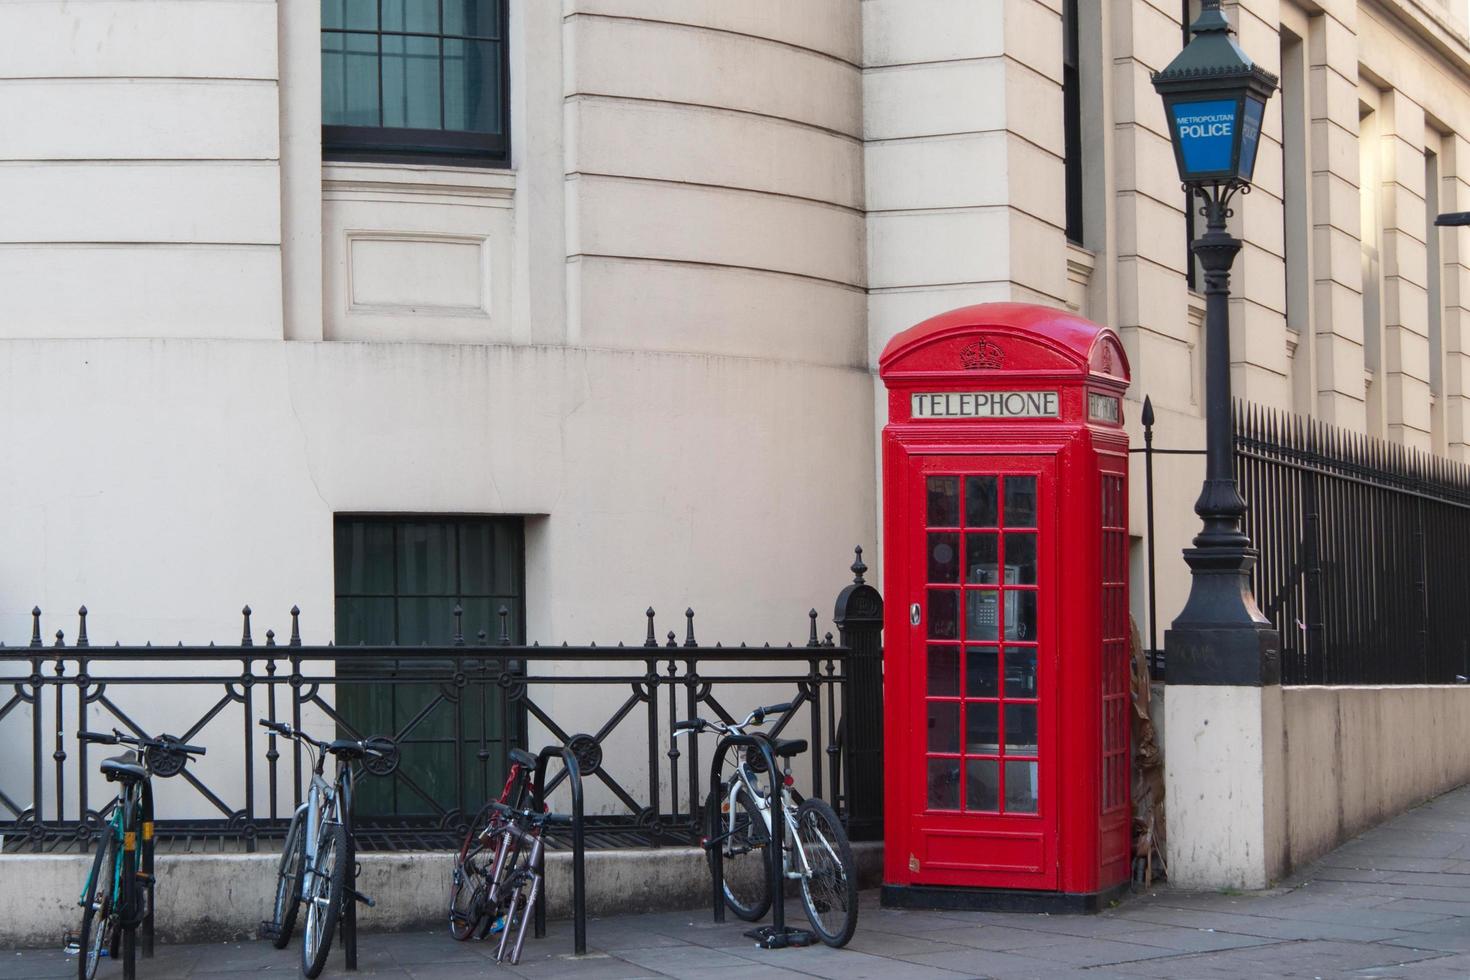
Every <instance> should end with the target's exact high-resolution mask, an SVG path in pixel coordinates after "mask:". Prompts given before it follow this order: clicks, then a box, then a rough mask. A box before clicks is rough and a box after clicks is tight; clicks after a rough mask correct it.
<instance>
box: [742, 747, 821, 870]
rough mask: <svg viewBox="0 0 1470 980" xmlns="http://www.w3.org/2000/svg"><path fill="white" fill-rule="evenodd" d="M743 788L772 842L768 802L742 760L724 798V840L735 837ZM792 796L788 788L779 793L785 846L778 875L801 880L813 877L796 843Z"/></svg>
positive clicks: (801, 850)
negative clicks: (794, 860) (794, 857)
mask: <svg viewBox="0 0 1470 980" xmlns="http://www.w3.org/2000/svg"><path fill="white" fill-rule="evenodd" d="M737 779H738V782H737ZM778 782H780V780H778ZM742 785H743V786H744V788H745V791H746V792H747V793H749V794H750V798H751V799H752V800H754V801H755V807H756V810H757V811H758V812H759V813H760V815H761V820H762V821H764V823H765V827H766V837H767V839H768V840H773V839H774V835H773V834H772V833H771V820H772V819H773V818H772V816H771V801H770V800H768V799H766V798H765V797H764V796H762V795H761V793H760V791H759V788H758V786H757V784H756V781H755V774H754V773H752V772H751V771H750V766H749V765H748V764H747V763H746V761H745V760H744V759H741V761H740V764H739V765H737V766H736V767H735V778H732V779H731V780H730V781H729V787H730V788H729V791H728V792H727V793H726V795H725V809H726V813H727V819H726V821H725V835H726V837H733V836H734V835H735V818H736V815H737V813H738V811H739V803H738V796H739V793H740V789H741V786H742ZM794 795H795V794H794V793H793V792H792V791H791V790H790V789H787V790H783V791H782V793H781V815H782V818H783V819H784V820H785V823H786V833H785V835H784V837H783V843H784V845H785V846H784V847H783V848H782V850H783V851H784V852H785V853H784V854H782V856H781V873H782V874H783V875H784V876H785V877H787V878H792V879H796V880H800V879H802V878H810V877H811V876H812V867H811V862H810V861H808V860H807V856H806V851H805V850H804V849H803V848H802V847H801V846H800V844H799V843H798V840H799V838H798V836H797V824H796V809H797V804H796V802H795V801H794V800H793V797H794ZM828 846H830V845H828ZM793 853H795V854H796V855H797V857H798V858H799V859H800V863H801V867H800V868H793V864H794V862H793V860H792V854H793Z"/></svg>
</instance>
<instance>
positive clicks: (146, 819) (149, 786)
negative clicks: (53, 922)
mask: <svg viewBox="0 0 1470 980" xmlns="http://www.w3.org/2000/svg"><path fill="white" fill-rule="evenodd" d="M84 815H85V814H84ZM138 830H139V831H140V833H139V834H138V838H139V840H140V841H141V844H142V860H143V875H142V877H143V887H144V889H145V890H146V891H147V893H148V899H147V901H148V908H147V911H146V914H144V916H143V926H142V928H143V958H144V959H145V960H151V959H153V909H154V907H155V906H157V904H158V879H157V878H155V877H153V783H152V782H149V781H147V780H145V781H144V782H143V826H141V827H139V828H138ZM82 955H83V956H85V955H87V953H86V950H83V951H82Z"/></svg>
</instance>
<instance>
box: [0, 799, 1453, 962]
mask: <svg viewBox="0 0 1470 980" xmlns="http://www.w3.org/2000/svg"><path fill="white" fill-rule="evenodd" d="M0 887H3V883H0ZM798 908H799V906H798ZM796 918H797V919H800V913H799V911H798V912H797V916H796ZM710 920H711V917H710V914H709V912H708V911H707V910H704V909H698V910H692V911H690V912H684V913H662V914H655V915H628V916H616V917H610V918H604V919H594V920H592V921H591V922H590V923H589V924H588V930H587V932H588V943H589V946H590V947H591V948H592V952H591V953H590V954H589V955H587V956H584V957H576V956H572V955H571V949H572V941H571V928H570V923H552V925H551V928H550V930H549V933H550V934H549V935H548V936H547V938H546V939H544V940H542V941H539V942H536V941H532V940H530V939H528V940H527V948H526V955H525V957H524V958H523V959H522V961H521V963H520V965H519V966H517V967H514V968H511V967H501V966H496V965H495V964H494V962H493V961H492V960H491V959H490V958H489V953H490V952H491V950H490V948H489V947H488V946H484V945H479V944H475V943H456V942H454V941H452V940H451V939H450V938H449V936H448V934H447V932H438V933H432V934H430V933H395V934H378V935H372V934H369V935H364V936H363V937H362V939H361V942H360V947H359V948H360V956H359V961H360V962H359V965H360V967H361V970H360V973H359V975H360V976H363V977H392V978H405V980H440V978H451V977H479V976H495V975H502V976H505V977H507V978H510V977H527V978H535V980H562V978H566V980H615V978H631V977H673V978H688V980H696V978H697V980H703V978H731V980H736V978H738V980H766V978H774V977H821V978H830V980H869V978H871V980H929V978H934V980H957V978H975V977H1003V978H1012V977H1015V978H1031V977H1035V978H1052V977H1090V978H1104V977H1170V978H1174V977H1178V978H1192V977H1250V978H1264V977H1324V978H1325V977H1407V978H1415V980H1420V978H1423V980H1428V978H1462V980H1463V978H1470V787H1467V788H1465V789H1461V790H1457V791H1455V792H1453V793H1449V794H1447V795H1445V796H1442V797H1440V798H1439V799H1437V800H1434V801H1433V802H1431V803H1428V804H1426V805H1424V806H1421V807H1419V808H1417V809H1415V810H1412V811H1410V812H1408V813H1406V814H1404V815H1402V816H1400V817H1398V818H1397V819H1395V820H1392V821H1390V822H1389V823H1387V824H1384V825H1383V826H1381V827H1378V828H1376V829H1374V830H1372V831H1369V832H1368V833H1366V834H1364V835H1363V836H1361V837H1358V838H1357V839H1355V840H1353V841H1350V842H1349V843H1347V844H1345V845H1344V846H1342V847H1341V848H1339V849H1338V850H1337V851H1335V852H1333V853H1332V854H1330V855H1328V856H1327V857H1326V858H1324V859H1323V860H1321V861H1319V862H1318V863H1316V864H1315V865H1313V866H1312V867H1310V868H1307V869H1306V870H1304V871H1303V872H1302V873H1301V874H1299V875H1297V876H1295V877H1294V878H1292V879H1291V880H1289V881H1287V882H1284V883H1282V885H1281V886H1280V887H1278V888H1274V889H1271V890H1270V891H1268V892H1262V893H1252V894H1245V895H1239V894H1199V893H1188V892H1180V891H1175V890H1172V889H1168V888H1160V889H1157V890H1155V891H1154V892H1152V893H1150V894H1147V895H1137V896H1134V897H1132V898H1130V899H1128V900H1126V901H1124V902H1123V903H1122V904H1120V905H1119V906H1118V907H1116V908H1113V909H1110V910H1108V911H1106V912H1104V913H1102V914H1100V915H1095V916H1048V915H1022V914H1001V913H966V912H944V913H940V912H901V911H888V910H884V909H880V908H879V907H878V903H877V894H876V893H865V894H864V896H863V905H862V912H861V916H860V918H859V922H858V932H857V935H856V936H855V937H854V939H853V941H852V944H851V945H850V946H848V947H847V948H846V949H842V950H834V949H827V948H825V947H820V946H818V947H813V948H810V949H787V950H761V949H756V948H755V947H754V945H753V944H752V942H751V941H750V940H748V939H745V938H744V937H743V936H742V935H741V933H742V931H743V930H744V929H745V928H747V926H746V924H744V923H741V922H739V921H738V920H735V919H734V918H733V917H731V919H730V921H729V922H727V923H726V924H724V925H719V926H717V925H715V924H714V923H713V922H711V921H710ZM299 962H300V954H299V952H298V951H297V946H296V944H294V943H293V945H292V947H291V949H289V950H287V951H285V952H276V951H275V950H274V949H272V948H271V946H270V944H269V943H265V942H254V943H230V944H222V945H214V946H172V947H163V948H160V950H159V953H158V956H157V957H156V958H155V959H154V960H152V961H144V962H141V963H140V965H139V971H138V973H139V976H140V977H148V978H152V977H158V978H184V977H200V978H210V980H227V978H231V977H247V976H250V977H254V976H257V975H260V974H272V975H275V974H278V975H280V976H282V977H287V976H292V975H299V970H300V967H299ZM121 975H122V970H121V967H120V966H119V965H117V964H113V963H107V964H105V965H104V966H103V969H102V970H100V971H99V973H98V977H99V980H111V978H114V977H120V976H121ZM74 976H76V961H75V960H74V959H70V958H67V957H66V956H65V955H64V954H62V953H61V952H59V951H57V950H29V951H25V952H21V953H15V952H4V953H0V980H22V978H25V980H30V978H40V977H74ZM323 976H324V977H344V976H351V974H347V973H346V972H345V971H344V970H343V969H342V959H341V955H340V953H338V952H337V951H336V950H334V951H333V955H332V959H331V961H330V962H329V964H328V967H327V971H326V972H325V973H323Z"/></svg>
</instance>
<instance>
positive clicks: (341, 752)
mask: <svg viewBox="0 0 1470 980" xmlns="http://www.w3.org/2000/svg"><path fill="white" fill-rule="evenodd" d="M327 751H328V752H330V753H332V754H333V755H335V756H338V757H340V758H343V759H361V758H362V757H363V756H364V755H366V754H367V753H365V752H363V750H362V743H361V742H359V741H358V740H357V739H355V738H339V739H337V740H336V741H335V742H332V743H330V744H328V745H327Z"/></svg>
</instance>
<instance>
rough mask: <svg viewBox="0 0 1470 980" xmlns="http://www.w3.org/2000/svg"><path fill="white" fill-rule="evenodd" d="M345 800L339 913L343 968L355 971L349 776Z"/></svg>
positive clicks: (354, 875)
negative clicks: (344, 878)
mask: <svg viewBox="0 0 1470 980" xmlns="http://www.w3.org/2000/svg"><path fill="white" fill-rule="evenodd" d="M346 786H347V798H346V799H345V800H343V801H342V819H343V821H345V822H346V824H347V827H346V828H345V829H346V830H347V853H346V854H345V855H343V857H344V858H345V859H346V861H347V882H348V891H347V893H346V894H344V895H343V896H342V908H341V909H340V911H339V915H340V916H341V923H342V956H343V960H344V962H343V966H344V967H345V968H346V969H348V970H356V969H357V895H358V891H357V837H356V828H355V827H354V826H353V820H352V805H353V803H354V802H356V801H355V800H354V799H353V797H354V796H356V795H357V794H356V792H355V789H356V788H355V787H354V786H353V785H352V779H351V774H350V773H349V774H348V780H347V782H346Z"/></svg>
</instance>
